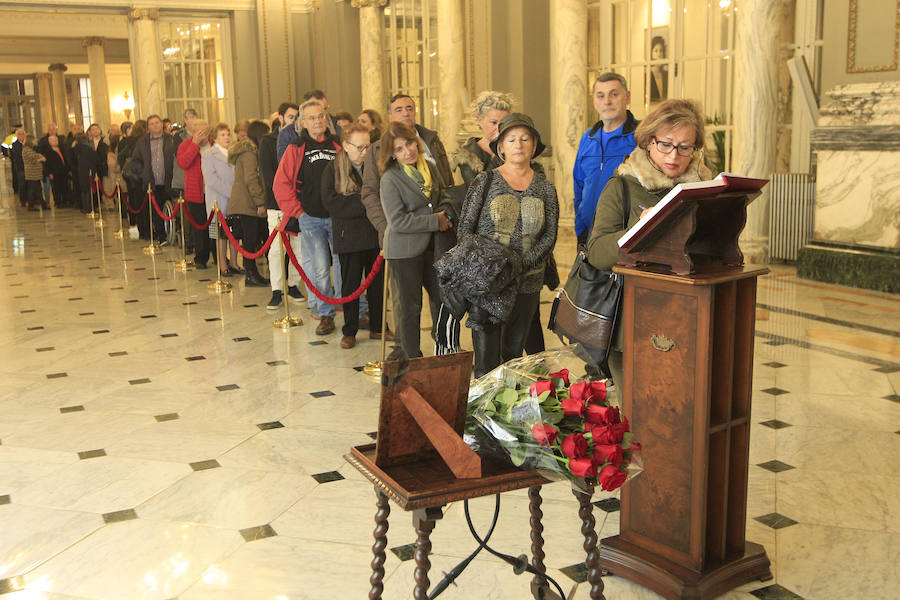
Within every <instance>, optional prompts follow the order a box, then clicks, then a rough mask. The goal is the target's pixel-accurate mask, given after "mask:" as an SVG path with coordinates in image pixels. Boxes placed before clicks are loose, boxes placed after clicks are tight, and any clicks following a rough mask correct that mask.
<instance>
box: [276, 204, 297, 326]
mask: <svg viewBox="0 0 900 600" xmlns="http://www.w3.org/2000/svg"><path fill="white" fill-rule="evenodd" d="M283 218H284V217H282V219H283ZM277 227H278V229H279V233H278V235H276V237H277V238H278V241H279V242H281V301H282V302H283V303H284V318H283V319H276V320H275V322H274V323H273V324H272V325H273V327H277V328H279V329H281V330H282V331H290V330H291V327H297V326H298V325H303V319H301V318H300V317H292V316H291V309H290V307H289V306H288V280H287V247H286V246H285V243H284V239H282V237H281V232H280V229H281V220H280V219H279V221H278V226H277ZM285 237H287V235H285ZM272 243H273V244H274V243H275V240H272Z"/></svg>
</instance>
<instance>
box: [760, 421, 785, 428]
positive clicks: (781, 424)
mask: <svg viewBox="0 0 900 600" xmlns="http://www.w3.org/2000/svg"><path fill="white" fill-rule="evenodd" d="M760 425H765V426H766V427H771V428H772V429H784V428H785V427H790V426H791V424H790V423H785V422H784V421H779V420H778V419H772V420H770V421H763V422H761V423H760Z"/></svg>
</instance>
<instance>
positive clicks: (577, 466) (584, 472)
mask: <svg viewBox="0 0 900 600" xmlns="http://www.w3.org/2000/svg"><path fill="white" fill-rule="evenodd" d="M569 470H570V471H572V474H573V475H575V476H576V477H596V476H597V465H595V464H594V461H593V460H591V459H590V458H571V459H569Z"/></svg>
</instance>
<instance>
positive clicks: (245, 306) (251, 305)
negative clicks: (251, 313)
mask: <svg viewBox="0 0 900 600" xmlns="http://www.w3.org/2000/svg"><path fill="white" fill-rule="evenodd" d="M257 306H259V304H245V305H244V308H256V307H257Z"/></svg>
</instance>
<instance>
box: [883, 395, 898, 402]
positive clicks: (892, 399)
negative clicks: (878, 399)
mask: <svg viewBox="0 0 900 600" xmlns="http://www.w3.org/2000/svg"><path fill="white" fill-rule="evenodd" d="M882 398H884V399H885V400H890V401H891V402H900V395H898V394H891V395H889V396H882Z"/></svg>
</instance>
